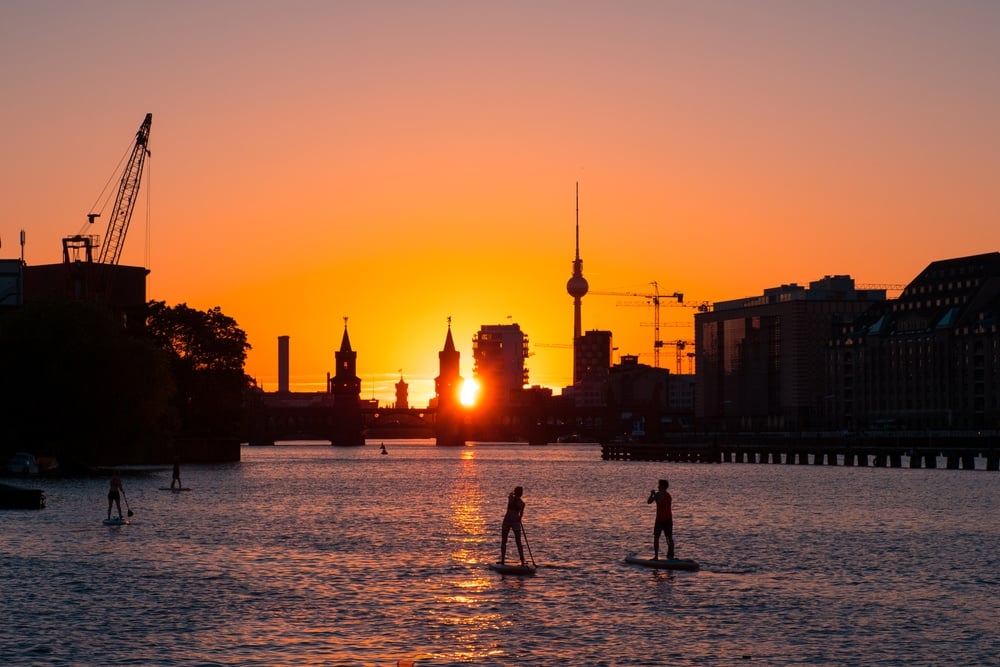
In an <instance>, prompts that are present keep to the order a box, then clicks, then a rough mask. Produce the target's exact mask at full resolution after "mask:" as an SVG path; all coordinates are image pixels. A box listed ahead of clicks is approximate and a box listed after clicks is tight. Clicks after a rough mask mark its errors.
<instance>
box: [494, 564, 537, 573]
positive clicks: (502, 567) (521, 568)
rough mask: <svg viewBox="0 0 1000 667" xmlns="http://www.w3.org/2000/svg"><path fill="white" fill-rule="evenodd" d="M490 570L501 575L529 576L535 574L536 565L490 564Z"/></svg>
mask: <svg viewBox="0 0 1000 667" xmlns="http://www.w3.org/2000/svg"><path fill="white" fill-rule="evenodd" d="M490 569H491V570H493V571H494V572H499V573H500V574H519V575H522V576H523V575H527V574H534V573H535V566H534V565H507V564H505V563H490Z"/></svg>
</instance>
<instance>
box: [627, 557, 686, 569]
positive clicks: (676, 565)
mask: <svg viewBox="0 0 1000 667" xmlns="http://www.w3.org/2000/svg"><path fill="white" fill-rule="evenodd" d="M625 562H626V563H631V564H632V565H642V566H643V567H654V568H657V569H660V570H697V569H698V568H699V567H700V566H699V565H698V562H697V561H693V560H687V559H686V558H655V559H654V558H641V557H640V556H637V555H635V554H629V555H627V556H625Z"/></svg>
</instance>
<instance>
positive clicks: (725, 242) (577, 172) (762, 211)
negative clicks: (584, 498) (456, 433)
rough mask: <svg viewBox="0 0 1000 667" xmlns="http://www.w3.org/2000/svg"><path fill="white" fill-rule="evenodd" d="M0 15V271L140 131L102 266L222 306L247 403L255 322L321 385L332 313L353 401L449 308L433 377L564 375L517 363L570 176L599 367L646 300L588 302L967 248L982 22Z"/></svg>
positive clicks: (422, 345) (549, 294)
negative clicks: (508, 342)
mask: <svg viewBox="0 0 1000 667" xmlns="http://www.w3.org/2000/svg"><path fill="white" fill-rule="evenodd" d="M0 26H3V28H0V30H2V31H3V39H2V40H0V56H2V57H3V58H4V61H5V62H8V63H17V67H12V68H8V69H9V70H10V71H9V72H8V76H7V77H6V78H5V93H6V95H5V99H6V100H7V102H8V103H7V104H5V105H4V106H3V107H2V108H0V123H2V126H3V128H4V136H5V143H4V149H5V151H4V152H5V155H6V156H7V159H6V160H4V161H3V163H2V164H0V181H2V182H3V183H4V185H5V192H6V193H7V197H6V199H5V203H4V216H3V221H2V222H0V240H2V241H3V245H2V249H0V256H3V257H8V258H13V257H16V256H18V255H19V248H18V246H17V234H18V232H19V231H20V230H21V229H24V230H25V231H26V236H27V244H26V247H25V260H26V261H27V262H28V263H29V264H31V265H40V264H49V263H54V262H58V261H59V259H60V252H61V244H60V239H61V238H62V237H64V236H66V235H68V234H73V233H74V232H76V231H78V230H79V229H80V228H81V226H83V225H86V215H87V214H88V213H91V212H94V209H95V208H100V205H99V203H100V193H101V190H102V187H103V186H104V184H105V182H106V180H107V178H108V175H109V174H111V173H112V171H113V169H114V167H115V165H116V163H117V162H118V160H119V159H120V157H121V155H122V152H123V151H124V150H126V149H127V147H128V145H129V143H130V142H131V141H132V138H133V136H132V135H133V132H134V128H135V126H136V124H137V122H138V121H139V120H140V119H141V118H142V117H143V114H145V113H152V114H154V116H155V117H156V127H155V130H154V132H153V134H152V136H151V139H150V146H149V149H150V156H149V158H148V160H147V167H148V168H149V175H148V178H147V179H145V180H144V186H143V188H142V192H141V193H140V195H139V198H140V199H139V201H138V202H137V203H136V209H135V214H134V216H133V222H132V226H131V228H130V231H129V236H128V238H127V240H126V241H125V243H124V247H123V251H122V258H121V261H122V263H123V264H129V265H133V266H146V267H148V268H149V269H150V270H151V274H150V278H149V296H150V298H152V299H156V300H161V301H165V302H167V303H171V304H176V303H187V304H189V305H191V306H192V307H194V308H199V309H207V308H212V307H214V306H219V307H221V308H222V309H223V311H224V312H225V313H227V314H228V315H230V316H231V317H233V318H235V319H236V320H237V322H238V323H239V325H240V326H241V327H242V328H243V329H244V330H245V331H246V332H247V333H248V335H249V338H250V343H251V344H252V345H253V349H252V350H251V351H250V353H249V356H248V360H247V371H248V373H249V374H250V375H252V376H254V377H256V378H258V380H260V381H261V383H262V384H263V385H264V386H265V387H266V388H268V389H271V390H273V389H275V388H276V387H277V384H278V379H277V378H278V375H277V367H276V364H275V358H276V355H277V342H276V341H277V337H278V336H280V335H289V336H290V337H291V341H292V351H291V365H290V368H289V382H290V385H291V388H292V389H293V390H309V389H313V388H315V389H321V388H322V386H323V382H324V376H325V373H326V372H327V371H331V370H332V369H333V363H334V356H333V355H334V351H335V349H336V346H337V341H338V336H337V332H338V331H339V329H340V326H339V324H340V322H341V318H342V317H344V316H349V317H350V318H351V333H352V336H354V338H355V339H356V341H358V344H357V348H358V353H359V367H358V372H359V376H360V377H361V380H362V384H363V389H362V395H363V396H365V397H369V396H370V395H371V394H372V393H374V394H375V396H376V397H377V398H379V399H380V400H383V401H387V402H388V401H391V400H392V398H393V396H394V384H395V382H396V381H397V380H398V378H399V373H398V372H397V371H398V369H402V372H403V375H404V376H405V377H406V379H407V382H408V383H409V384H410V397H411V399H412V400H413V401H414V402H415V403H425V402H426V399H427V397H429V396H430V395H432V394H433V378H434V376H435V373H436V372H437V369H436V361H437V359H436V356H435V354H434V352H433V351H434V350H436V349H438V347H439V344H440V335H441V331H442V329H443V327H444V326H445V322H446V320H447V318H448V317H452V318H453V330H454V336H455V343H456V345H457V346H458V349H459V351H460V352H461V354H462V359H463V373H468V372H469V370H470V366H468V365H467V360H469V359H471V357H472V353H471V347H472V336H473V334H474V332H475V331H476V330H478V328H479V327H480V326H481V325H483V324H496V323H501V324H502V323H506V322H508V321H512V322H518V323H520V324H521V326H522V328H523V329H524V331H525V332H527V333H528V334H529V336H530V337H531V342H532V344H533V347H532V350H533V351H534V352H535V355H534V356H533V357H532V358H531V359H530V360H529V367H530V370H531V378H532V381H533V382H536V383H538V384H541V385H543V386H547V387H553V388H559V387H562V386H566V385H568V384H570V383H571V382H572V355H571V354H570V352H569V350H568V348H560V347H543V346H541V345H537V344H566V343H570V342H571V340H570V331H571V326H572V324H571V323H572V318H573V311H572V298H571V297H569V296H568V295H567V293H566V290H565V286H566V281H567V278H568V277H569V276H571V275H572V272H571V268H572V267H571V266H570V265H569V260H570V259H571V258H570V256H569V253H571V252H572V248H571V247H570V243H571V241H570V234H571V233H572V231H571V230H572V229H573V227H574V222H575V221H574V217H575V211H574V202H573V197H574V191H573V189H574V184H575V183H577V182H579V183H580V192H581V205H580V211H579V222H580V229H581V235H582V250H581V253H582V255H584V256H585V258H586V261H587V266H586V280H587V281H588V283H589V286H590V293H589V294H588V295H587V296H586V297H584V299H583V310H582V322H581V327H582V329H583V330H585V331H586V330H589V329H593V328H600V329H609V330H612V331H613V332H614V336H615V339H614V344H615V346H616V347H618V348H619V351H620V352H621V353H629V354H643V353H645V352H647V351H648V350H649V346H650V341H651V340H652V335H651V332H650V329H649V327H648V324H649V323H650V322H651V320H652V313H651V312H650V309H649V308H648V306H647V307H639V308H637V307H630V306H629V305H627V304H624V303H620V302H621V301H623V300H622V299H618V298H614V297H596V296H595V295H594V292H595V291H598V290H603V291H636V292H638V291H642V290H643V289H644V288H645V286H648V285H649V283H651V282H653V281H656V282H657V283H658V284H659V286H660V288H661V290H662V291H663V292H664V293H672V292H674V291H677V292H683V293H684V294H685V299H686V301H690V302H692V303H694V302H698V301H715V300H725V299H732V298H738V297H740V296H742V295H745V294H753V293H757V292H759V291H760V290H761V289H763V288H764V287H767V286H773V285H780V284H785V283H791V282H798V283H800V284H804V283H806V282H808V281H809V280H814V279H816V278H818V277H821V276H823V275H827V274H850V275H851V276H853V277H854V278H855V279H856V280H857V281H858V283H861V284H870V283H875V284H881V283H906V282H908V281H909V280H911V279H912V278H913V277H914V276H915V275H916V274H917V273H918V272H919V271H920V270H921V269H922V268H923V267H924V266H926V265H927V264H928V263H929V262H930V261H933V260H935V259H938V258H946V257H961V256H966V255H972V254H976V253H980V252H986V251H989V250H992V249H993V248H995V247H997V245H998V232H997V231H996V225H995V221H996V220H997V219H998V212H1000V192H998V191H997V189H996V188H995V186H994V184H993V182H992V181H993V176H992V175H993V174H995V173H997V172H998V171H1000V155H998V154H997V153H996V151H994V150H992V147H993V146H994V145H996V143H997V142H996V137H997V128H996V123H995V116H996V113H995V110H996V109H997V108H998V107H1000V82H998V81H997V78H996V76H995V75H994V72H993V63H996V62H998V61H1000V42H998V40H996V38H995V36H996V34H997V32H998V30H1000V5H997V4H994V3H971V2H964V3H952V4H947V5H945V4H940V3H925V2H910V1H906V2H904V1H902V0H899V1H894V2H886V3H879V4H878V5H872V4H871V3H866V2H860V1H856V0H848V1H847V2H840V3H833V4H816V3H806V4H803V3H801V2H797V1H795V0H775V1H774V2H769V3H766V4H763V5H761V4H756V3H755V4H749V5H743V4H738V3H730V4H723V5H718V4H701V3H671V2H662V3H648V2H629V1H626V2H625V3H624V4H615V5H610V4H607V3H595V2H582V3H581V2H573V3H570V2H560V1H558V0H557V1H556V2H554V3H543V4H537V3H523V4H518V3H515V4H513V5H512V4H509V3H507V4H500V5H497V4H490V3H458V2H455V3H436V4H430V5H426V4H417V5H414V4H412V3H404V2H389V1H384V0H376V1H375V2H370V3H363V4H352V3H300V2H292V3H291V4H289V3H278V2H273V1H271V0H266V1H265V0H248V1H247V2H239V3H236V2H225V1H223V2H218V3H208V4H205V3H193V2H185V1H183V0H182V1H181V2H179V3H171V5H170V6H160V5H156V4H129V5H121V4H98V5H96V6H95V5H91V4H80V3H76V2H69V1H68V0H55V1H53V2H46V3H31V2H20V1H16V0H15V1H14V2H5V3H2V4H0ZM95 202H96V203H97V204H98V205H97V206H96V207H95ZM102 219H105V218H102ZM692 315H693V313H692V312H691V310H690V309H677V308H673V307H671V308H670V310H664V312H663V320H664V321H666V322H673V321H681V320H684V321H690V320H691V318H692ZM508 317H509V318H510V319H508ZM686 337H687V336H686V335H685V332H684V331H683V330H677V331H664V332H663V336H662V338H663V339H664V340H670V339H680V338H686ZM664 365H666V364H664Z"/></svg>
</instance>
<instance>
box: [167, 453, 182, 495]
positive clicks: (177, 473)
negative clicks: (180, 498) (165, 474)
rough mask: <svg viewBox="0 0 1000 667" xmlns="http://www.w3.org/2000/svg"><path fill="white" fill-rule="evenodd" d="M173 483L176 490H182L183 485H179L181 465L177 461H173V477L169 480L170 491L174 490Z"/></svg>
mask: <svg viewBox="0 0 1000 667" xmlns="http://www.w3.org/2000/svg"><path fill="white" fill-rule="evenodd" d="M174 482H176V483H177V488H178V489H183V488H184V485H183V484H181V464H180V463H179V462H178V461H177V459H174V476H173V478H172V479H171V480H170V488H171V489H173V488H174Z"/></svg>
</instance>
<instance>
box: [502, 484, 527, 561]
mask: <svg viewBox="0 0 1000 667" xmlns="http://www.w3.org/2000/svg"><path fill="white" fill-rule="evenodd" d="M522 495H524V488H522V487H520V486H516V487H514V490H513V491H512V492H511V494H510V495H509V496H507V513H506V514H504V517H503V528H502V531H501V534H500V564H501V565H504V561H505V560H506V559H507V536H508V535H509V534H510V531H512V530H513V531H514V541H515V542H517V555H518V556H519V557H520V558H521V565H522V566H523V565H524V564H525V562H524V547H523V546H521V517H522V516H523V515H524V501H523V500H522V499H521V496H522Z"/></svg>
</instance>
